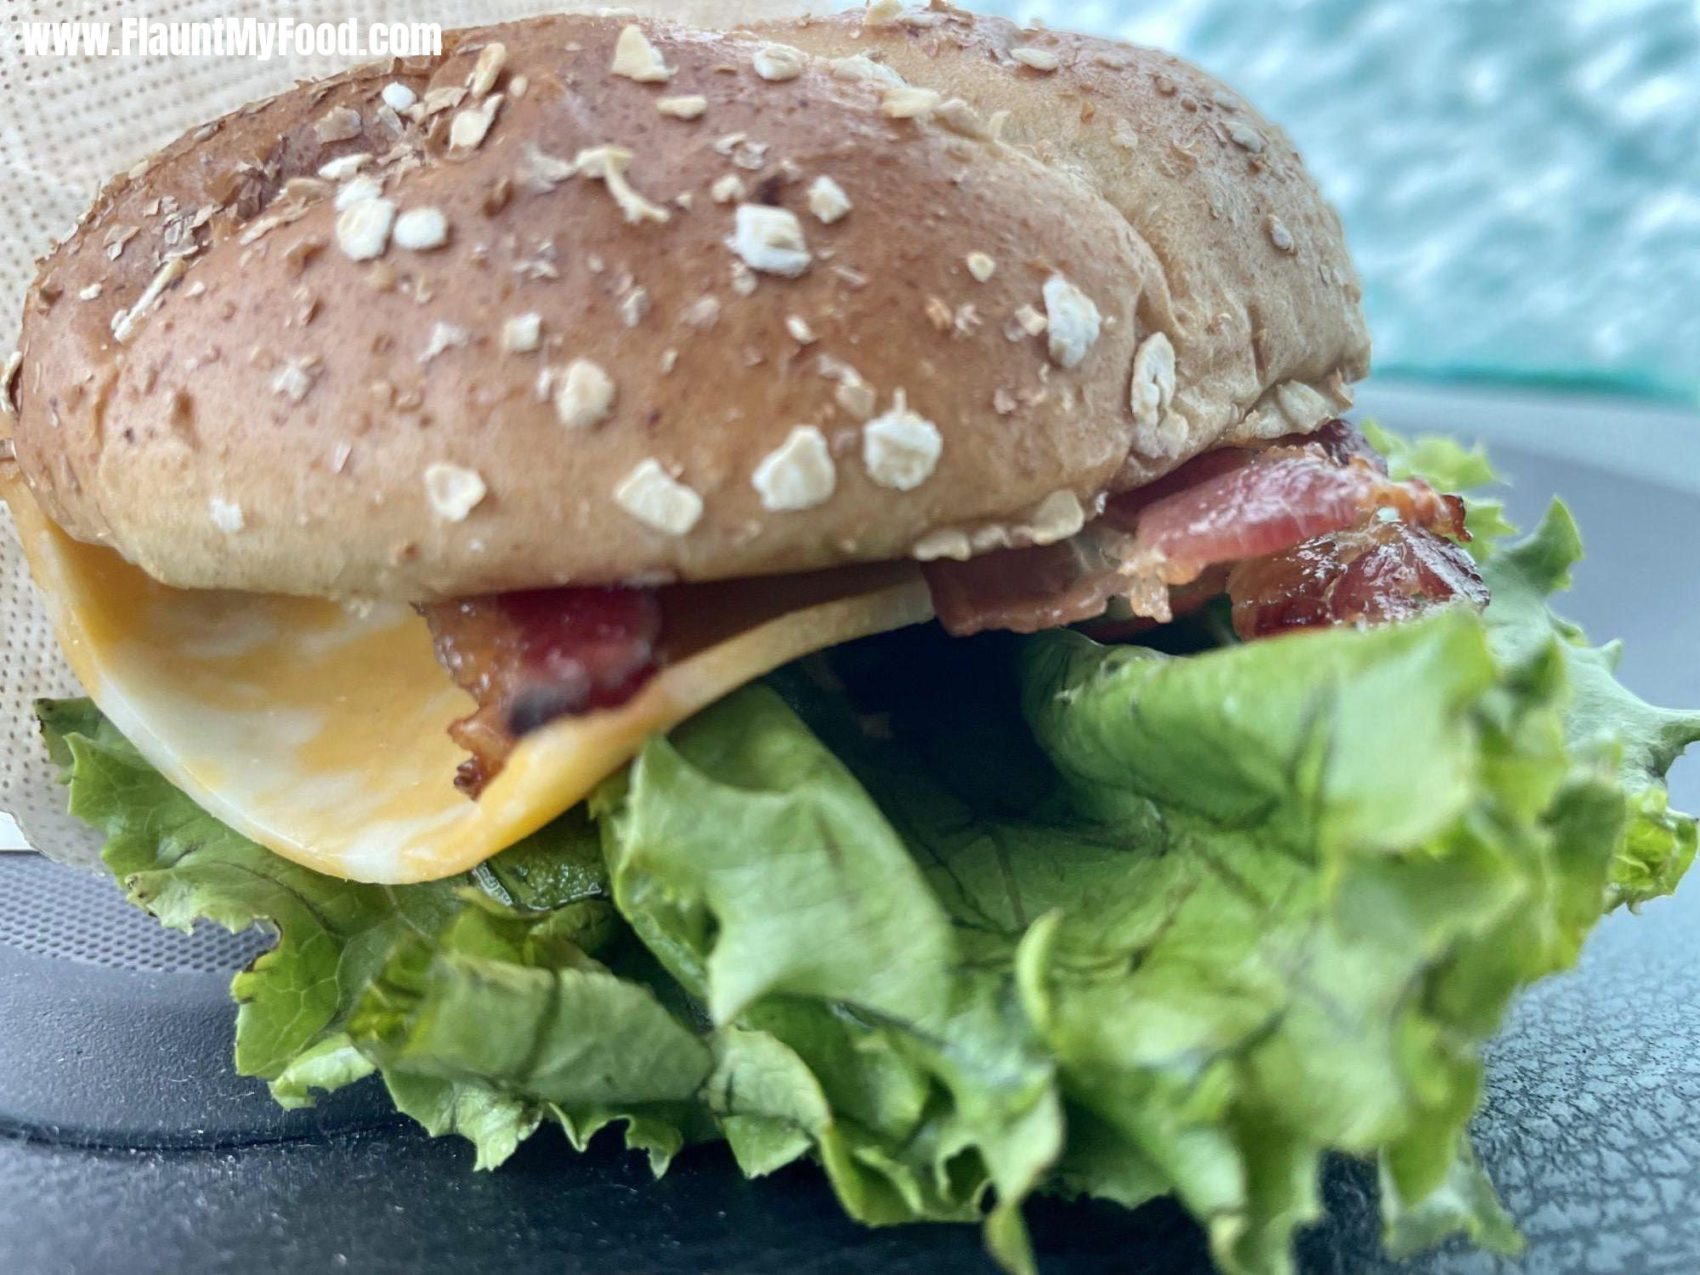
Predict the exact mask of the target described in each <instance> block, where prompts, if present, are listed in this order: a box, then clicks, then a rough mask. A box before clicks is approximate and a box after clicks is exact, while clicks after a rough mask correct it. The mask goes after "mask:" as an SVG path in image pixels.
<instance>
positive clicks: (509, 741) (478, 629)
mask: <svg viewBox="0 0 1700 1275" xmlns="http://www.w3.org/2000/svg"><path fill="white" fill-rule="evenodd" d="M915 571H916V567H915V564H914V563H912V562H875V563H866V564H863V565H860V566H851V567H838V568H835V569H833V570H830V571H814V572H808V573H804V574H799V575H788V576H769V577H763V578H753V579H743V580H717V581H713V582H709V583H704V584H673V585H667V586H664V587H661V588H656V589H626V588H559V589H537V590H532V591H529V592H522V593H501V594H491V595H489V596H486V597H479V598H463V599H459V600H456V601H452V602H439V603H434V604H432V605H430V606H426V607H422V608H421V610H422V611H423V612H424V615H425V618H426V620H427V622H428V623H429V624H430V626H431V633H432V636H433V638H434V639H435V641H436V645H437V658H438V660H439V661H440V662H441V663H442V665H443V667H444V668H446V669H447V670H448V671H449V674H450V676H452V677H453V678H454V680H455V682H456V684H457V685H459V686H460V687H461V688H462V689H463V690H465V691H466V692H467V693H468V694H469V695H471V696H472V698H473V699H474V700H476V701H477V704H478V707H477V710H476V711H474V712H473V713H471V714H469V715H468V716H466V717H463V718H461V719H460V720H459V721H458V722H456V723H455V724H454V725H453V726H452V727H451V728H450V732H449V733H450V734H451V735H452V736H453V738H454V740H455V742H457V743H458V744H460V745H461V747H463V748H465V749H466V750H467V751H468V752H469V753H471V754H472V756H471V758H470V759H469V760H468V761H467V762H465V763H464V764H463V765H462V766H461V769H460V774H459V776H458V778H457V779H456V784H457V786H458V787H460V788H461V789H462V791H464V792H467V793H469V794H470V795H472V796H477V795H478V794H479V793H480V792H481V791H482V790H483V788H484V785H486V784H487V783H489V782H490V780H491V779H493V778H495V776H496V773H497V772H498V771H499V770H500V769H501V767H502V765H503V763H504V762H505V761H506V760H507V757H508V754H509V753H510V752H512V751H513V748H514V745H515V744H516V743H517V742H518V741H519V740H520V738H521V737H523V736H524V735H527V734H529V733H530V732H532V731H534V730H537V729H538V728H539V727H542V726H545V725H547V724H548V723H549V722H551V721H554V720H555V719H556V718H559V717H564V716H567V715H569V714H574V713H589V712H594V711H596V710H599V709H608V708H617V707H619V706H620V705H622V704H624V703H626V702H627V701H628V700H630V699H631V698H632V697H633V696H634V695H636V694H637V693H638V692H639V691H641V690H642V689H643V687H644V686H645V685H646V684H647V683H648V681H649V679H650V678H652V677H653V676H655V674H656V673H657V672H658V671H660V670H661V669H664V668H666V667H668V666H669V665H672V664H678V663H682V662H684V661H685V660H688V659H689V658H690V657H691V656H693V655H695V654H697V653H698V652H701V651H705V650H708V649H709V648H711V647H715V646H718V645H720V644H721V643H723V642H725V641H727V640H729V639H731V638H733V637H735V636H737V635H738V634H741V633H746V632H749V631H750V630H751V629H753V628H755V627H757V626H758V625H761V624H764V623H766V622H767V621H770V620H773V619H776V618H778V617H780V616H785V615H792V614H795V613H797V612H801V611H806V610H808V609H809V608H811V607H816V606H820V605H822V604H824V603H828V602H833V601H836V600H839V599H843V598H851V597H857V596H861V595H864V594H870V593H875V592H878V591H880V590H883V589H888V588H890V587H891V586H893V585H896V584H901V583H913V581H914V578H915Z"/></svg>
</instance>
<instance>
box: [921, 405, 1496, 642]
mask: <svg viewBox="0 0 1700 1275" xmlns="http://www.w3.org/2000/svg"><path fill="white" fill-rule="evenodd" d="M1380 510H1391V511H1392V514H1393V516H1395V517H1396V518H1397V519H1398V520H1400V521H1401V522H1404V523H1408V524H1410V525H1413V526H1417V527H1424V528H1430V529H1433V530H1434V531H1437V532H1439V533H1441V534H1444V535H1447V536H1451V537H1454V538H1456V539H1466V538H1467V537H1468V532H1466V531H1465V529H1464V505H1463V502H1462V501H1461V500H1459V499H1458V498H1457V497H1456V496H1443V495H1441V494H1440V493H1438V492H1436V491H1435V490H1434V489H1433V488H1432V487H1430V486H1429V485H1428V484H1427V483H1425V482H1422V481H1420V480H1411V481H1407V482H1394V481H1393V480H1392V479H1391V478H1389V477H1388V475H1387V473H1386V470H1385V468H1384V467H1383V466H1382V465H1381V463H1380V460H1379V458H1377V457H1375V455H1374V453H1373V452H1372V451H1370V450H1369V449H1368V447H1367V444H1365V443H1364V442H1363V440H1362V437H1361V435H1359V434H1358V433H1357V431H1356V430H1354V429H1352V427H1351V426H1349V425H1347V424H1346V423H1345V422H1343V421H1336V422H1329V423H1328V424H1327V425H1326V426H1324V427H1323V428H1322V429H1321V430H1319V431H1318V432H1317V434H1315V435H1310V436H1305V437H1295V438H1287V439H1280V440H1277V441H1276V442H1275V443H1273V444H1270V445H1267V446H1264V447H1261V448H1249V447H1248V448H1228V449H1223V450H1220V451H1216V452H1209V453H1206V454H1204V455H1202V456H1199V457H1197V458H1195V459H1194V460H1192V461H1190V462H1188V463H1187V464H1185V465H1183V466H1181V467H1180V468H1179V469H1178V470H1176V471H1175V472H1174V473H1172V474H1170V475H1168V476H1167V477H1166V478H1164V479H1162V480H1160V481H1159V482H1157V483H1153V484H1151V485H1150V486H1148V487H1144V488H1141V489H1139V490H1137V491H1134V492H1130V493H1127V494H1125V495H1122V496H1118V497H1116V498H1115V499H1114V500H1112V501H1111V502H1110V503H1109V506H1108V507H1107V508H1106V509H1105V511H1104V516H1103V517H1102V518H1101V519H1099V520H1098V521H1097V522H1096V523H1094V524H1093V525H1092V526H1089V527H1088V528H1086V529H1085V530H1084V531H1082V532H1081V533H1080V535H1079V536H1077V537H1075V539H1074V541H1071V542H1069V543H1066V544H1059V545H1050V546H1047V547H1045V548H1043V549H1014V550H1004V551H1001V552H998V553H993V554H987V555H985V556H983V557H980V558H975V559H970V560H969V561H967V562H961V563H957V562H935V563H929V564H928V566H927V581H928V584H929V585H930V586H931V587H932V590H933V598H934V604H935V607H936V609H937V611H938V616H939V619H940V621H941V623H943V624H944V626H945V628H946V629H948V630H949V631H950V632H952V633H954V634H957V635H959V636H960V635H965V634H969V633H976V632H979V631H981V630H982V629H991V628H1008V629H1015V630H1017V631H1020V632H1032V631H1035V630H1038V629H1043V628H1051V627H1054V626H1056V625H1058V624H1068V623H1075V622H1078V621H1081V620H1087V619H1091V618H1092V617H1094V616H1097V615H1100V614H1102V613H1103V611H1104V609H1105V608H1106V606H1107V605H1108V604H1109V600H1110V599H1111V598H1114V597H1120V598H1125V599H1127V601H1128V603H1129V605H1130V606H1131V608H1132V611H1133V613H1134V614H1135V615H1142V616H1146V617H1149V618H1152V619H1155V620H1159V621H1166V620H1168V619H1169V618H1170V616H1171V614H1172V609H1171V606H1170V593H1171V591H1172V590H1174V589H1177V588H1182V587H1184V586H1188V585H1191V584H1193V583H1194V582H1196V581H1198V580H1200V578H1201V577H1203V576H1204V575H1205V574H1206V573H1207V572H1208V571H1209V570H1210V569H1211V568H1213V567H1221V566H1227V565H1231V564H1233V563H1238V562H1245V561H1248V560H1252V559H1257V558H1264V557H1268V556H1270V555H1273V554H1280V553H1284V552H1286V551H1287V550H1289V549H1292V548H1293V547H1294V546H1296V545H1300V544H1303V543H1305V542H1307V541H1310V540H1312V539H1315V538H1317V537H1319V536H1326V535H1330V534H1333V533H1337V532H1344V531H1347V530H1349V529H1351V528H1353V527H1355V526H1358V525H1360V524H1362V523H1363V522H1364V521H1365V520H1366V519H1368V518H1370V517H1372V516H1375V515H1376V514H1377V511H1380Z"/></svg>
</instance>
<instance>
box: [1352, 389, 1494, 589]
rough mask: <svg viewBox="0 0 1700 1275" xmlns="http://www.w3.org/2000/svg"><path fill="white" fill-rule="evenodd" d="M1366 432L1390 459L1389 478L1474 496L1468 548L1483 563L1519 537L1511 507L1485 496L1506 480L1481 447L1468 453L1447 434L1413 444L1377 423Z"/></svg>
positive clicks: (1467, 522) (1468, 523) (1468, 512)
mask: <svg viewBox="0 0 1700 1275" xmlns="http://www.w3.org/2000/svg"><path fill="white" fill-rule="evenodd" d="M1363 432H1364V437H1365V438H1367V439H1368V440H1369V442H1370V446H1372V447H1374V448H1375V449H1376V451H1378V452H1380V453H1381V454H1382V455H1383V456H1384V457H1386V458H1387V472H1388V473H1389V474H1391V475H1392V476H1393V477H1394V478H1396V479H1398V480H1400V481H1401V482H1403V481H1404V480H1405V479H1407V478H1421V479H1423V480H1424V481H1426V482H1428V483H1429V484H1430V485H1431V486H1433V487H1434V488H1435V489H1436V490H1437V491H1447V492H1463V493H1467V494H1468V495H1469V507H1468V509H1467V510H1466V511H1465V516H1464V525H1465V526H1466V527H1468V528H1469V531H1470V535H1471V537H1472V539H1471V541H1470V543H1469V544H1467V545H1466V546H1465V548H1467V549H1468V550H1469V551H1470V553H1471V554H1472V555H1473V556H1474V557H1475V558H1477V559H1478V560H1479V561H1482V562H1486V561H1487V560H1488V559H1489V558H1491V557H1492V556H1493V551H1494V549H1495V547H1496V546H1497V545H1498V544H1499V542H1500V541H1502V540H1505V539H1506V538H1508V537H1510V536H1514V535H1516V534H1517V527H1516V525H1515V524H1514V523H1512V521H1511V520H1510V519H1509V518H1507V517H1506V514H1505V502H1504V501H1502V500H1499V499H1496V498H1495V497H1492V496H1485V495H1483V494H1482V493H1483V491H1485V490H1487V489H1490V488H1493V487H1497V486H1499V485H1500V479H1499V475H1498V474H1496V473H1495V472H1494V468H1493V462H1491V461H1490V460H1489V459H1488V454H1487V449H1486V448H1484V447H1483V446H1482V445H1481V444H1480V443H1477V444H1476V445H1475V446H1474V447H1465V446H1464V444H1462V443H1460V442H1459V441H1458V440H1457V439H1455V438H1448V437H1447V436H1446V435H1444V434H1423V435H1420V436H1418V437H1417V438H1411V439H1408V438H1406V437H1404V436H1403V435H1401V434H1395V433H1394V432H1393V431H1392V430H1390V429H1384V428H1383V427H1382V426H1380V425H1377V424H1376V423H1375V422H1373V421H1365V422H1364V423H1363Z"/></svg>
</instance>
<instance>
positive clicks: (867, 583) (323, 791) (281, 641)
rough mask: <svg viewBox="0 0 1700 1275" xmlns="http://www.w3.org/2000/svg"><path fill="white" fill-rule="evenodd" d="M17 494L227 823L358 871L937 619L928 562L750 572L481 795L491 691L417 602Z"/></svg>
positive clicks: (523, 817) (189, 782)
mask: <svg viewBox="0 0 1700 1275" xmlns="http://www.w3.org/2000/svg"><path fill="white" fill-rule="evenodd" d="M14 474H15V471H14ZM0 495H4V496H5V497H6V500H7V503H8V504H9V505H10V506H11V509H12V514H13V518H14V520H15V521H16V523H17V526H18V533H19V538H20V540H21V541H22V543H23V546H24V552H25V554H26V556H27V557H28V559H29V563H30V570H31V572H32V574H33V575H34V576H35V579H36V583H37V584H38V585H39V586H40V587H41V589H42V592H43V593H44V594H45V596H46V601H47V606H48V608H49V612H50V614H51V616H52V619H53V623H54V626H55V628H56V629H57V631H58V635H59V640H60V644H61V645H62V646H63V648H64V650H65V654H66V657H67V659H68V660H69V661H70V664H71V667H72V669H73V671H75V673H76V674H77V677H78V678H79V679H80V680H81V681H82V683H83V686H84V687H85V688H86V689H87V690H88V692H89V694H90V695H91V696H92V697H93V698H94V701H95V703H97V704H98V705H99V706H100V708H101V711H103V712H104V713H105V714H106V715H107V717H108V718H110V719H111V721H112V723H113V724H114V725H115V726H117V727H118V729H119V730H121V731H123V733H124V734H125V735H126V736H127V737H128V738H129V739H130V740H131V741H132V742H133V743H134V744H135V745H136V747H137V748H138V749H139V750H140V751H141V753H142V755H143V756H144V757H146V758H147V759H148V761H149V762H151V763H152V764H153V765H154V766H156V767H158V769H159V770H160V771H161V772H162V773H163V774H164V775H165V776H166V777H167V778H169V779H170V780H171V782H172V783H173V784H175V785H176V786H177V787H178V788H180V789H182V790H183V791H184V792H185V793H187V794H188V795H189V796H190V797H192V798H193V799H194V800H195V801H196V803H198V804H199V805H200V806H201V807H202V808H203V809H205V810H207V811H209V812H210V813H211V814H213V815H215V816H216V817H217V818H219V819H220V820H222V821H223V822H224V823H226V824H228V825H230V826H231V827H232V828H235V829H236V830H237V831H239V832H241V833H242V834H244V835H245V836H248V837H251V838H253V839H254V840H255V841H258V842H259V843H260V844H261V845H264V846H266V847H267V848H268V849H271V850H274V851H276V852H277V853H278V854H280V855H283V856H284V857H285V858H288V859H293V860H294V861H296V862H297V863H302V864H305V865H306V866H308V867H310V868H313V869H316V870H317V871H320V872H324V873H327V874H330V875H332V876H338V877H344V878H349V879H352V880H356V881H376V882H389V883H403V882H410V881H428V880H434V879H436V878H439V877H445V876H449V875H452V874H454V873H457V872H463V871H465V870H467V869H468V868H471V867H472V866H474V865H475V864H477V863H480V862H482V861H483V860H485V859H487V858H489V857H490V856H491V855H493V854H495V853H497V852H498V851H500V850H503V849H505V848H507V847H508V846H510V845H512V844H513V843H514V842H516V841H518V840H519V839H520V838H521V837H524V836H526V835H528V834H529V833H532V832H535V831H536V830H537V829H539V828H541V827H542V826H543V825H544V824H546V823H548V822H549V821H550V820H552V819H554V818H555V817H556V816H557V815H559V814H561V813H562V812H563V811H565V810H566V809H568V808H569V807H570V806H572V805H574V804H576V803H577V802H578V801H580V800H581V799H583V798H584V796H585V795H586V794H587V793H589V791H590V790H591V788H593V787H594V786H595V785H596V784H597V783H598V782H600V781H601V780H602V779H604V778H606V777H607V776H608V775H610V774H612V773H613V772H614V771H615V770H618V769H619V768H620V767H621V766H623V765H624V764H625V763H626V762H627V761H629V760H630V759H631V758H632V757H633V756H634V755H635V754H636V753H637V751H638V749H639V748H640V747H641V746H642V745H643V742H644V740H646V739H647V738H649V737H650V736H651V735H653V734H655V733H657V732H660V731H666V730H668V729H670V728H671V727H673V726H675V725H677V724H678V723H679V722H681V721H683V720H684V719H685V718H687V717H690V716H691V715H692V714H694V713H696V712H698V711H699V710H701V709H702V708H705V707H706V706H707V705H709V704H710V703H712V702H713V701H714V700H716V699H718V698H720V697H721V696H722V695H725V694H726V693H727V692H729V691H731V690H734V689H736V688H737V687H739V686H741V685H743V684H744V683H745V682H748V681H750V680H752V679H754V678H757V677H760V676H761V675H762V674H763V673H766V672H768V671H770V670H772V669H774V668H777V667H778V666H779V665H781V664H784V663H786V662H788V661H790V660H793V659H797V658H798V657H800V656H803V655H806V654H808V653H809V652H811V651H817V650H820V649H822V648H824V647H828V646H833V645H836V644H838V643H841V642H847V641H850V640H851V639H853V638H857V637H862V636H865V635H868V634H871V633H879V632H884V631H886V630H888V629H894V628H900V627H902V626H904V625H909V624H915V623H919V622H921V621H924V620H926V619H928V618H929V617H930V616H931V615H932V607H931V603H930V600H929V598H928V594H927V588H926V584H925V582H924V581H923V580H922V579H921V576H920V572H919V570H918V569H917V568H916V567H915V566H914V565H913V564H886V565H884V566H881V567H878V568H868V569H858V570H852V571H846V572H843V573H837V572H831V573H821V574H820V577H819V579H820V580H821V581H822V583H821V584H820V585H819V586H811V587H805V588H803V589H802V590H799V589H798V588H797V587H795V586H794V585H793V586H791V587H788V588H776V589H766V588H759V587H757V588H751V587H744V588H741V589H739V590H737V591H736V593H735V596H736V598H737V599H738V601H737V603H736V605H735V608H734V609H735V611H736V615H735V618H734V619H732V620H730V621H729V620H728V618H727V616H726V615H725V614H724V613H722V614H720V615H718V616H717V617H715V619H714V620H713V622H712V623H710V624H708V625H707V626H706V627H704V628H703V629H702V630H701V632H702V634H703V635H704V636H703V637H702V639H701V641H700V643H693V644H692V649H690V650H688V651H687V652H685V653H683V654H682V656H680V657H678V658H676V661H675V662H672V663H670V664H669V665H668V666H667V667H666V668H664V669H663V670H662V671H661V672H660V673H658V674H657V675H656V676H655V677H654V678H652V679H651V680H650V681H649V682H648V683H646V684H645V686H644V687H643V689H642V690H640V691H639V692H638V693H637V695H635V696H633V698H632V699H631V700H630V701H628V702H627V703H626V704H624V705H622V706H620V707H619V708H615V709H607V710H602V711H598V712H593V713H588V714H584V715H582V716H577V717H568V718H561V719H558V720H556V721H554V722H552V723H550V724H549V725H547V726H545V727H543V728H542V729H540V730H537V731H535V732H533V733H532V734H530V735H527V736H526V737H525V738H524V739H522V740H521V741H520V742H519V744H518V746H517V747H516V748H515V749H514V751H513V753H512V754H511V755H510V756H509V758H508V760H507V763H506V765H505V766H504V767H503V769H502V771H501V773H500V774H499V775H497V777H496V778H495V780H494V781H493V782H491V783H490V784H489V785H488V786H487V787H486V788H485V790H484V793H483V794H482V796H481V797H480V798H479V799H478V801H476V802H472V801H469V800H467V799H466V798H465V797H464V796H462V795H461V794H460V793H459V792H458V791H457V790H456V789H455V788H454V786H453V778H454V773H455V768H456V766H457V765H458V764H459V763H460V762H461V760H462V759H463V756H464V754H462V753H461V751H460V750H459V749H458V748H457V747H456V746H455V744H454V743H453V742H452V741H451V740H450V739H449V737H448V735H447V733H446V732H447V729H448V726H449V723H450V722H452V721H453V720H454V719H455V718H457V717H460V716H463V715H464V714H466V713H467V712H469V711H471V709H472V707H473V704H472V700H471V698H470V697H469V696H467V695H466V694H465V693H464V692H462V691H461V690H460V689H458V688H457V687H456V686H455V685H454V684H453V683H452V682H451V681H450V680H449V678H448V675H447V674H446V673H445V672H444V671H443V669H442V667H441V666H440V665H439V664H438V663H437V661H436V658H435V656H434V654H433V652H432V647H431V639H430V635H429V633H428V631H427V629H426V626H425V622H424V620H422V619H421V618H420V617H419V616H418V615H417V614H415V613H414V612H413V610H412V609H411V608H407V607H398V606H384V607H377V608H374V609H372V610H371V611H370V612H369V613H367V614H363V615H357V614H355V613H353V612H351V611H350V610H348V609H346V608H344V607H342V606H340V605H338V604H336V603H333V602H328V601H324V600H320V599H311V598H286V597H278V596H271V595H264V594H252V593H232V592H219V591H213V590H181V589H171V588H167V587H166V586H164V585H161V584H159V583H157V582H155V581H154V580H153V579H152V578H151V577H149V576H147V575H146V574H145V573H143V572H142V571H141V570H140V569H138V568H136V567H134V566H131V565H130V564H129V563H127V562H125V561H124V560H123V559H122V558H121V557H120V556H119V555H118V554H116V553H114V552H113V551H112V550H110V549H104V548H100V547H97V546H93V545H87V544H83V543H81V542H79V541H75V540H72V539H71V538H70V537H68V536H67V535H65V533H64V532H62V531H60V530H59V528H58V527H57V526H56V525H55V524H54V523H53V522H52V521H51V520H49V519H48V518H47V517H46V516H45V514H44V513H43V512H42V510H41V508H40V506H38V505H37V504H36V502H35V500H34V498H33V497H32V496H31V495H30V494H29V492H28V490H27V489H26V488H25V487H24V485H23V483H22V481H21V480H20V479H18V478H16V477H15V476H14V477H11V478H10V479H9V480H8V479H6V478H5V476H4V470H0ZM789 579H790V580H792V581H796V580H807V579H811V577H790V578H789ZM752 583H753V582H752ZM708 588H709V586H698V587H695V588H693V590H691V595H692V596H697V597H704V594H705V591H706V590H707V589H708Z"/></svg>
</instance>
